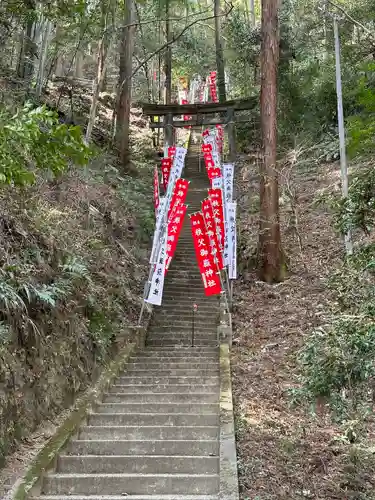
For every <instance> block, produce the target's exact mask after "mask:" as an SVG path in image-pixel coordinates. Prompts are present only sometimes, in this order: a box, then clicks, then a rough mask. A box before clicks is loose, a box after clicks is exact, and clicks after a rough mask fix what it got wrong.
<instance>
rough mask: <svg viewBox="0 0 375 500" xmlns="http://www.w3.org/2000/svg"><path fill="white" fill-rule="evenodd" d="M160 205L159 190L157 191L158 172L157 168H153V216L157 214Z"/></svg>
mask: <svg viewBox="0 0 375 500" xmlns="http://www.w3.org/2000/svg"><path fill="white" fill-rule="evenodd" d="M159 205H160V190H159V172H158V167H155V170H154V207H155V215H156V214H157V210H158V208H159Z"/></svg>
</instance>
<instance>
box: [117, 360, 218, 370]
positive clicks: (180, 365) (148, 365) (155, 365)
mask: <svg viewBox="0 0 375 500" xmlns="http://www.w3.org/2000/svg"><path fill="white" fill-rule="evenodd" d="M217 366H218V364H217V362H215V361H211V362H209V361H196V362H191V363H189V362H186V361H185V360H181V361H177V362H173V361H170V362H169V363H168V368H169V369H170V370H172V369H181V370H185V369H191V370H192V369H195V368H217ZM164 367H165V363H164V362H163V361H160V362H156V361H144V362H141V361H140V362H139V363H138V362H136V363H128V365H127V371H130V370H133V369H135V370H137V369H140V370H146V369H147V370H159V369H162V368H164Z"/></svg>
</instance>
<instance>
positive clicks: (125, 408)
mask: <svg viewBox="0 0 375 500" xmlns="http://www.w3.org/2000/svg"><path fill="white" fill-rule="evenodd" d="M95 411H96V413H170V414H175V413H184V414H189V415H192V414H193V415H195V414H197V413H199V414H200V415H208V414H212V413H217V412H218V411H219V406H218V403H207V402H204V403H158V402H157V403H147V402H144V403H98V404H97V405H96V406H95Z"/></svg>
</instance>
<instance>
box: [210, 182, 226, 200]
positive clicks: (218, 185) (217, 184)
mask: <svg viewBox="0 0 375 500" xmlns="http://www.w3.org/2000/svg"><path fill="white" fill-rule="evenodd" d="M212 188H213V189H223V178H222V177H214V178H213V179H212ZM223 201H224V200H223Z"/></svg>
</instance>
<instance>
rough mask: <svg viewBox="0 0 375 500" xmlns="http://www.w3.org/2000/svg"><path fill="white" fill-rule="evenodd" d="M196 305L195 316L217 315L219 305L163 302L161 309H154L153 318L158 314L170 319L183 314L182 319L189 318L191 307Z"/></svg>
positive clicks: (199, 302)
mask: <svg viewBox="0 0 375 500" xmlns="http://www.w3.org/2000/svg"><path fill="white" fill-rule="evenodd" d="M194 304H196V305H197V306H198V313H197V314H202V315H203V314H204V315H206V314H207V315H210V316H211V317H213V316H217V314H218V313H219V304H218V303H217V304H212V305H211V306H206V305H203V304H202V302H201V301H196V302H194V301H189V302H187V301H184V302H182V303H180V304H178V303H176V302H173V301H165V302H164V304H163V309H155V311H154V314H155V316H157V315H159V314H165V315H167V316H171V317H180V318H181V314H184V316H183V317H184V318H189V317H191V314H192V311H193V306H194Z"/></svg>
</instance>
